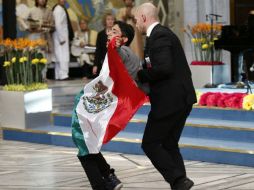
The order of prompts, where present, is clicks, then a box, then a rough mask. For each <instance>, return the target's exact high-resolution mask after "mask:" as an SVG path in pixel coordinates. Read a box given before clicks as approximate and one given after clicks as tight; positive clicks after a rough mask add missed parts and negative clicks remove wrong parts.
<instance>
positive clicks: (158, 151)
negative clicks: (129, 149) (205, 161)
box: [142, 105, 192, 187]
mask: <svg viewBox="0 0 254 190" xmlns="http://www.w3.org/2000/svg"><path fill="white" fill-rule="evenodd" d="M191 109H192V105H189V106H186V107H185V108H184V109H182V110H179V111H177V112H175V113H172V114H170V115H168V116H166V117H163V118H160V119H154V118H153V117H152V113H151V112H150V113H149V116H148V121H147V125H146V129H145V132H144V136H143V141H142V148H143V150H144V152H145V153H146V155H147V157H148V158H149V159H150V160H151V162H152V163H153V165H154V167H155V168H156V169H157V170H158V171H159V172H160V173H161V174H162V176H163V177H164V179H165V180H166V181H167V182H168V183H170V185H171V187H172V185H173V184H174V182H175V181H176V180H177V179H180V178H182V177H186V171H185V166H184V162H183V158H182V155H181V153H180V150H179V147H178V142H179V139H180V136H181V133H182V130H183V127H184V125H185V121H186V119H187V117H188V115H189V113H190V111H191Z"/></svg>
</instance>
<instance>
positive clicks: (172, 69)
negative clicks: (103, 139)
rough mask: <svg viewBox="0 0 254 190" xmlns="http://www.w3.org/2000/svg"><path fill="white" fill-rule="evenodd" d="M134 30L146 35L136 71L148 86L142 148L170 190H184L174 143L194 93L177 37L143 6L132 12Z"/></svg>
mask: <svg viewBox="0 0 254 190" xmlns="http://www.w3.org/2000/svg"><path fill="white" fill-rule="evenodd" d="M134 16H135V20H136V27H137V28H138V29H139V31H140V32H141V33H143V34H146V36H147V40H146V47H145V52H144V53H145V54H144V55H145V60H144V62H145V64H144V66H143V69H142V70H140V71H139V72H138V78H139V80H140V82H141V83H148V84H149V87H150V93H149V97H150V102H151V111H150V113H149V115H148V121H147V124H146V129H145V132H144V136H143V140H142V148H143V150H144V152H145V153H146V155H147V156H148V158H149V159H150V160H151V162H152V163H153V165H154V166H155V167H156V169H157V170H158V171H159V172H160V173H161V174H162V176H163V177H164V179H165V180H166V181H167V182H168V183H169V184H170V186H171V188H172V189H174V190H188V189H190V188H191V187H192V186H193V185H194V183H193V181H192V180H190V179H189V178H187V176H186V171H185V166H184V162H183V158H182V156H181V153H180V151H179V147H178V142H179V139H180V136H181V133H182V130H183V127H184V125H185V121H186V118H187V117H188V115H189V113H190V111H191V109H192V105H193V104H194V103H195V102H196V95H195V90H194V87H193V84H192V79H191V71H190V69H189V66H188V63H187V61H186V57H185V54H184V51H183V48H182V46H181V44H180V41H179V39H178V38H177V36H176V35H175V34H174V33H173V32H172V31H171V30H170V29H169V28H167V27H164V26H162V25H161V24H159V19H158V12H157V8H156V7H155V6H154V5H153V4H151V3H144V4H142V5H140V6H139V7H137V10H136V11H135V15H134Z"/></svg>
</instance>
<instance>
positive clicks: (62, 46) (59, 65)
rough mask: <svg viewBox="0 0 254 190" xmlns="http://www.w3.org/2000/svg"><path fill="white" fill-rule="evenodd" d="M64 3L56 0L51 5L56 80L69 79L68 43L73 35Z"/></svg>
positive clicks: (61, 0) (62, 0)
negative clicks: (53, 26)
mask: <svg viewBox="0 0 254 190" xmlns="http://www.w3.org/2000/svg"><path fill="white" fill-rule="evenodd" d="M64 4H65V0H58V3H57V4H56V5H55V6H54V7H53V15H54V19H55V31H54V33H53V42H54V58H55V60H54V61H55V79H56V80H68V79H69V62H70V47H69V43H70V40H72V39H73V37H74V35H73V30H72V27H71V23H70V19H69V15H68V12H67V10H66V8H65V7H64Z"/></svg>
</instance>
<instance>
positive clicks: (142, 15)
mask: <svg viewBox="0 0 254 190" xmlns="http://www.w3.org/2000/svg"><path fill="white" fill-rule="evenodd" d="M134 17H135V19H136V27H137V28H138V30H139V31H140V32H141V33H143V34H144V33H145V32H146V30H147V28H148V27H149V26H150V25H151V24H153V23H154V22H158V21H159V18H158V10H157V8H156V7H155V6H154V5H153V4H152V3H144V4H142V5H140V6H139V7H137V8H136V10H135V14H134Z"/></svg>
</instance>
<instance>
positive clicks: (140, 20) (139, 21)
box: [134, 11, 146, 34]
mask: <svg viewBox="0 0 254 190" xmlns="http://www.w3.org/2000/svg"><path fill="white" fill-rule="evenodd" d="M134 19H135V22H136V27H137V29H138V30H139V32H140V33H141V34H145V33H146V28H145V23H144V22H145V16H144V15H143V14H142V13H140V12H138V11H135V14H134Z"/></svg>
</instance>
